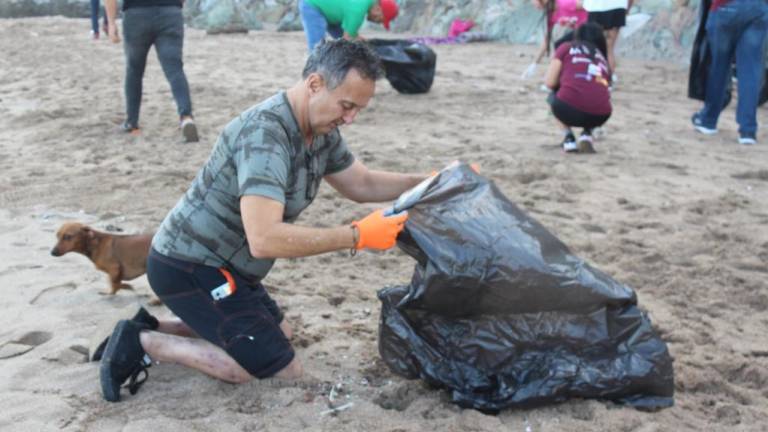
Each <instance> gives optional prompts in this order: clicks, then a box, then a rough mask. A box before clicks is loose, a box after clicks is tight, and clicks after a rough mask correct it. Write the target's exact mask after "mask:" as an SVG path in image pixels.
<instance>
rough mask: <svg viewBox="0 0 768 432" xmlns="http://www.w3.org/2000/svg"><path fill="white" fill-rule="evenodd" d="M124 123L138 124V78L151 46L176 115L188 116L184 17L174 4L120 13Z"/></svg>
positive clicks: (188, 101)
mask: <svg viewBox="0 0 768 432" xmlns="http://www.w3.org/2000/svg"><path fill="white" fill-rule="evenodd" d="M123 39H124V44H123V46H124V48H125V62H126V68H125V105H126V122H127V123H128V124H129V125H131V126H134V127H138V126H139V109H140V107H141V91H142V80H143V78H144V69H145V67H146V65H147V55H148V54H149V49H150V48H151V47H152V45H154V46H155V51H157V59H158V60H159V61H160V66H162V68H163V73H164V74H165V78H166V79H167V80H168V83H169V84H170V85H171V93H173V98H174V99H175V100H176V108H177V111H178V114H179V116H186V115H192V100H191V98H190V96H189V84H188V83H187V76H186V75H184V62H183V61H182V50H183V46H184V17H183V16H182V14H181V8H179V7H176V6H150V7H140V8H130V9H128V10H126V11H125V12H124V14H123Z"/></svg>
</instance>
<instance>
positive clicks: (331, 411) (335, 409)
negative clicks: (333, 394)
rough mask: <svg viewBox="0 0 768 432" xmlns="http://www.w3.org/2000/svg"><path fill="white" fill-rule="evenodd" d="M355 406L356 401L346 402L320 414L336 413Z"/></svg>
mask: <svg viewBox="0 0 768 432" xmlns="http://www.w3.org/2000/svg"><path fill="white" fill-rule="evenodd" d="M353 406H355V403H354V402H349V403H345V404H344V405H341V406H337V407H335V408H331V409H329V410H325V411H323V412H321V413H320V415H321V416H324V415H327V414H336V413H338V412H341V411H344V410H347V409H350V408H352V407H353Z"/></svg>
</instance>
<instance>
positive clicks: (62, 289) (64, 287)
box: [29, 282, 77, 305]
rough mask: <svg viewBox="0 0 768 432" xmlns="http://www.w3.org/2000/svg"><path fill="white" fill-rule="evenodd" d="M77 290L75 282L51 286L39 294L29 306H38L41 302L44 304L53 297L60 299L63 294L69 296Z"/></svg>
mask: <svg viewBox="0 0 768 432" xmlns="http://www.w3.org/2000/svg"><path fill="white" fill-rule="evenodd" d="M75 288H77V284H75V283H74V282H67V283H63V284H60V285H54V286H50V287H48V288H45V289H43V290H42V291H40V292H39V293H37V295H36V296H35V297H34V298H32V300H30V301H29V304H31V305H36V304H38V303H39V302H41V300H42V301H43V303H44V302H45V300H47V299H48V298H50V297H52V296H53V297H59V296H60V295H62V294H67V293H70V292H72V291H74V290H75Z"/></svg>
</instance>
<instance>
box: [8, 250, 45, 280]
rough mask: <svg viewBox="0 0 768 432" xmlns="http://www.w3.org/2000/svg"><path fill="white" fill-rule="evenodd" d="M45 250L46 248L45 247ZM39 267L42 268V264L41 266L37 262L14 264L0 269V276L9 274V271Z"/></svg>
mask: <svg viewBox="0 0 768 432" xmlns="http://www.w3.org/2000/svg"><path fill="white" fill-rule="evenodd" d="M46 250H47V248H46ZM39 268H43V266H41V265H39V264H19V265H14V266H10V267H8V268H5V269H3V270H0V276H5V275H7V274H11V273H17V272H20V271H22V270H33V269H39Z"/></svg>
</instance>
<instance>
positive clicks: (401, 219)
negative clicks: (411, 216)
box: [352, 209, 408, 250]
mask: <svg viewBox="0 0 768 432" xmlns="http://www.w3.org/2000/svg"><path fill="white" fill-rule="evenodd" d="M407 219H408V212H400V213H398V214H396V215H392V216H384V209H379V210H376V211H375V212H373V213H371V214H369V215H368V216H366V217H364V218H363V219H362V220H359V221H354V222H352V225H353V226H355V227H357V232H358V234H359V235H360V238H359V239H358V240H357V244H356V245H355V249H357V250H360V249H364V248H368V249H378V250H384V249H389V248H391V247H392V246H394V245H395V242H396V241H397V235H398V234H400V231H402V230H403V228H404V227H405V221H406V220H407Z"/></svg>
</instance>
